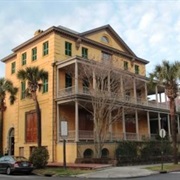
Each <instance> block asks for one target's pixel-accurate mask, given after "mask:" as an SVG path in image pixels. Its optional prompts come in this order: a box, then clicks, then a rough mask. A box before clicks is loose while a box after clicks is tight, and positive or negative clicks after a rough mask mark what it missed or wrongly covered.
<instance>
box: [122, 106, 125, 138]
mask: <svg viewBox="0 0 180 180" xmlns="http://www.w3.org/2000/svg"><path fill="white" fill-rule="evenodd" d="M122 127H123V137H124V140H126V122H125V115H124V108H122Z"/></svg>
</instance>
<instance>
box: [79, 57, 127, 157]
mask: <svg viewBox="0 0 180 180" xmlns="http://www.w3.org/2000/svg"><path fill="white" fill-rule="evenodd" d="M112 62H113V61H109V62H107V61H105V60H104V61H101V62H97V61H94V60H86V61H85V62H81V63H80V64H79V67H80V68H79V69H80V72H79V74H78V80H81V81H82V84H83V92H84V93H85V94H86V95H87V94H88V95H89V100H88V101H87V100H86V102H87V103H81V102H80V105H81V106H83V108H85V109H86V110H87V111H88V112H89V113H90V114H91V115H92V118H93V123H94V143H95V150H96V157H97V158H100V157H101V151H102V148H103V146H104V142H105V141H106V139H107V135H108V131H109V127H110V126H111V125H112V124H113V123H114V122H116V121H117V120H122V107H124V106H125V105H127V104H128V103H127V101H126V100H125V98H124V92H122V88H121V76H122V74H120V71H119V69H116V68H115V66H114V65H113V63H112Z"/></svg>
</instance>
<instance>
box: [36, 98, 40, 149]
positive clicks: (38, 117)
mask: <svg viewBox="0 0 180 180" xmlns="http://www.w3.org/2000/svg"><path fill="white" fill-rule="evenodd" d="M35 104H36V113H37V145H38V147H41V111H40V107H39V102H38V100H37V99H36V100H35Z"/></svg>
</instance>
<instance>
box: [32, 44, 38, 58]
mask: <svg viewBox="0 0 180 180" xmlns="http://www.w3.org/2000/svg"><path fill="white" fill-rule="evenodd" d="M36 59H37V48H36V47H35V48H33V49H32V61H35V60H36Z"/></svg>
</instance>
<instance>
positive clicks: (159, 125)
mask: <svg viewBox="0 0 180 180" xmlns="http://www.w3.org/2000/svg"><path fill="white" fill-rule="evenodd" d="M158 127H159V131H160V129H161V116H160V113H158Z"/></svg>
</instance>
